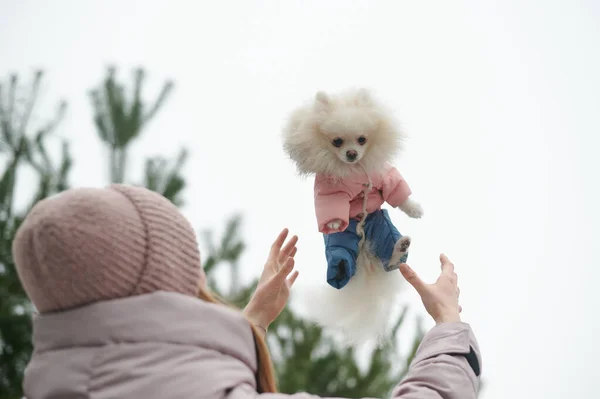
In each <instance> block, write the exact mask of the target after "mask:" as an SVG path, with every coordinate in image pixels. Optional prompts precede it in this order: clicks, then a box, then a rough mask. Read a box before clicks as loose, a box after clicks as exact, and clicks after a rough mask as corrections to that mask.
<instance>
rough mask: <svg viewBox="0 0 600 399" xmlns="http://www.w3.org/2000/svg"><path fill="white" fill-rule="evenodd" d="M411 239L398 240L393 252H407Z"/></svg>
mask: <svg viewBox="0 0 600 399" xmlns="http://www.w3.org/2000/svg"><path fill="white" fill-rule="evenodd" d="M410 243H411V239H410V237H408V236H404V237H402V238H400V239H399V240H398V241H397V242H396V245H394V252H402V253H405V252H408V247H410Z"/></svg>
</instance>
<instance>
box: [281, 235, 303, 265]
mask: <svg viewBox="0 0 600 399" xmlns="http://www.w3.org/2000/svg"><path fill="white" fill-rule="evenodd" d="M296 243H298V236H293V237H292V238H291V240H289V241H288V242H287V244H285V247H283V249H282V250H281V253H280V254H279V259H278V260H277V261H278V262H279V264H281V263H283V262H285V258H287V257H288V256H290V254H291V253H292V251H293V250H294V248H295V246H296Z"/></svg>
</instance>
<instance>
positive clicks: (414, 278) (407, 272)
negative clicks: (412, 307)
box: [400, 263, 425, 294]
mask: <svg viewBox="0 0 600 399" xmlns="http://www.w3.org/2000/svg"><path fill="white" fill-rule="evenodd" d="M400 273H402V276H404V278H405V279H406V281H408V282H409V283H410V285H412V286H413V287H414V289H415V290H417V292H418V293H419V294H422V293H423V292H424V290H425V283H424V282H423V280H421V278H420V277H419V276H418V275H417V273H416V272H415V271H414V270H413V269H411V267H410V266H408V265H407V264H406V263H403V264H401V265H400Z"/></svg>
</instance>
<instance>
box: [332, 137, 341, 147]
mask: <svg viewBox="0 0 600 399" xmlns="http://www.w3.org/2000/svg"><path fill="white" fill-rule="evenodd" d="M331 144H333V145H334V147H338V148H339V147H341V146H342V144H344V140H342V139H340V138H337V139H335V140H333V141H332V142H331Z"/></svg>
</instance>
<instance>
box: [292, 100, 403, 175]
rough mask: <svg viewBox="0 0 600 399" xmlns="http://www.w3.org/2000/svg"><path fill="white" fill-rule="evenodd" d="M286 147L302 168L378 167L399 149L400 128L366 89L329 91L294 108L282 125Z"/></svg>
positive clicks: (333, 171) (341, 171)
mask: <svg viewBox="0 0 600 399" xmlns="http://www.w3.org/2000/svg"><path fill="white" fill-rule="evenodd" d="M284 135H285V137H284V147H285V150H286V151H287V153H288V154H289V156H290V158H291V159H293V160H294V161H295V162H296V165H297V167H298V170H299V171H300V172H301V173H303V174H310V173H322V174H326V175H335V176H347V175H350V174H353V173H356V172H360V171H365V170H366V171H370V172H372V171H377V170H380V169H381V168H382V167H384V165H385V164H386V163H387V162H388V161H390V160H391V159H392V158H393V157H394V156H395V155H396V153H397V151H398V150H399V148H400V147H399V144H400V142H399V140H400V139H401V137H402V134H401V132H400V130H399V129H397V127H396V126H395V123H394V121H393V119H392V117H391V115H390V114H389V113H388V112H387V111H386V110H385V109H383V107H382V106H381V105H380V104H379V103H377V102H376V101H375V100H374V99H373V98H372V97H371V95H370V93H369V92H368V91H366V90H357V91H351V92H347V93H341V94H338V95H334V96H329V95H328V94H326V93H324V92H319V93H317V95H316V97H315V99H314V101H313V103H312V104H310V105H307V106H304V107H300V108H298V109H296V110H295V111H294V112H293V113H292V114H291V116H290V118H289V121H288V123H287V125H286V127H285V129H284Z"/></svg>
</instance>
